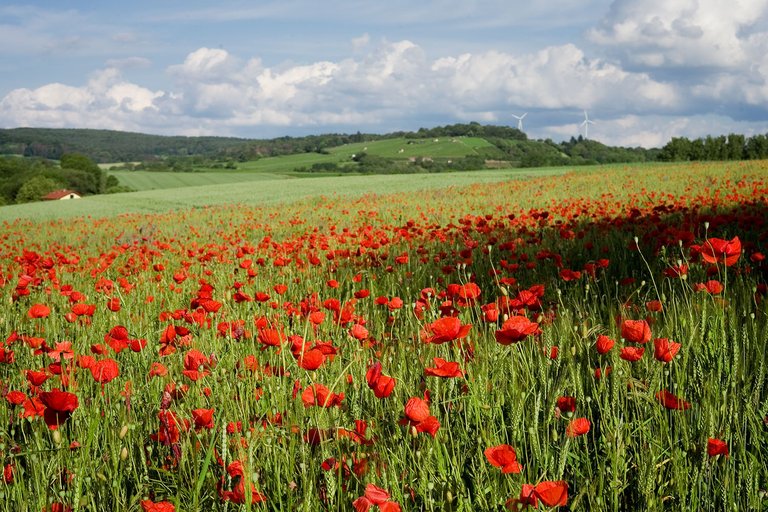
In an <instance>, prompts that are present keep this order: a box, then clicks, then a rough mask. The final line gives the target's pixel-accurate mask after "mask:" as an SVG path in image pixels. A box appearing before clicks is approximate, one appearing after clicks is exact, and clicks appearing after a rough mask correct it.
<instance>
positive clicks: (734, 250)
mask: <svg viewBox="0 0 768 512" xmlns="http://www.w3.org/2000/svg"><path fill="white" fill-rule="evenodd" d="M740 256H741V240H739V237H737V236H736V237H733V239H731V240H723V239H720V238H709V239H707V240H706V241H705V242H704V243H703V244H702V246H701V258H702V259H703V260H704V261H706V262H707V263H711V264H716V263H722V264H724V265H725V266H726V267H730V266H731V265H733V264H734V263H736V262H737V261H738V260H739V257H740Z"/></svg>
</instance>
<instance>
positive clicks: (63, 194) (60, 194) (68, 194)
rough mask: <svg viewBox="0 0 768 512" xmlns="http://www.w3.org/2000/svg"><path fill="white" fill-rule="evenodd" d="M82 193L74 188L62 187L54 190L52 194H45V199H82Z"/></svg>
mask: <svg viewBox="0 0 768 512" xmlns="http://www.w3.org/2000/svg"><path fill="white" fill-rule="evenodd" d="M80 197H81V196H80V194H78V193H77V192H75V191H74V190H68V189H66V188H62V189H60V190H54V191H53V192H51V193H50V194H46V195H44V196H43V199H44V200H46V201H59V200H63V199H80Z"/></svg>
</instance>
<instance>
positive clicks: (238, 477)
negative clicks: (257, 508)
mask: <svg viewBox="0 0 768 512" xmlns="http://www.w3.org/2000/svg"><path fill="white" fill-rule="evenodd" d="M227 474H228V475H229V478H230V480H231V481H232V482H233V488H232V490H231V491H227V490H224V477H223V476H222V477H221V482H219V485H218V487H219V496H220V497H221V499H222V500H224V501H231V502H232V503H238V504H242V503H245V501H246V498H245V469H244V468H243V463H242V462H241V461H239V460H236V461H234V462H232V463H231V464H230V465H229V466H227ZM250 497H251V503H261V502H263V501H267V497H266V496H264V495H263V494H261V493H260V492H258V491H257V490H256V486H255V485H254V484H253V483H251V496H250Z"/></svg>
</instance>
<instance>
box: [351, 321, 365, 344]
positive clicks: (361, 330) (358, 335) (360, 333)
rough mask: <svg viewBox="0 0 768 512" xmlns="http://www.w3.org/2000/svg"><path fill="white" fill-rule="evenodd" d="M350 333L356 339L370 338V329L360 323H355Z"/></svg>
mask: <svg viewBox="0 0 768 512" xmlns="http://www.w3.org/2000/svg"><path fill="white" fill-rule="evenodd" d="M349 335H350V336H352V337H353V338H355V339H356V340H359V341H362V340H365V339H368V329H366V328H365V326H362V325H360V324H355V325H353V326H352V327H351V328H350V329H349Z"/></svg>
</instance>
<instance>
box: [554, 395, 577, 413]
mask: <svg viewBox="0 0 768 512" xmlns="http://www.w3.org/2000/svg"><path fill="white" fill-rule="evenodd" d="M557 408H558V409H560V411H561V412H574V411H576V397H574V396H561V397H560V398H558V399H557Z"/></svg>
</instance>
